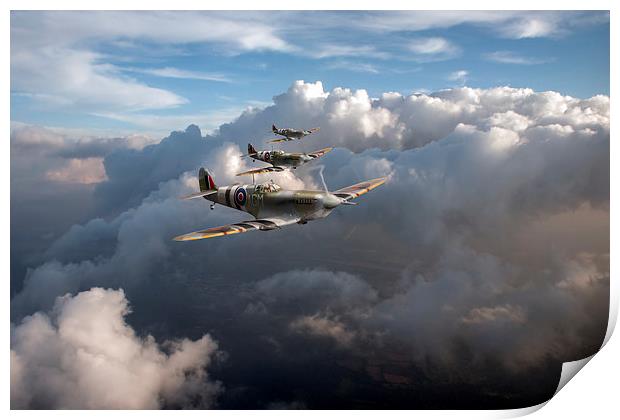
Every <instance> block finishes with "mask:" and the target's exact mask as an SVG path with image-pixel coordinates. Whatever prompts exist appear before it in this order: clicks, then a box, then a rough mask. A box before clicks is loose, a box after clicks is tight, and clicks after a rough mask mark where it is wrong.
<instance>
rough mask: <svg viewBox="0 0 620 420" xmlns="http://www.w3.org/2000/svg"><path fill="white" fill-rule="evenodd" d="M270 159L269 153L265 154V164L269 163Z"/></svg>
mask: <svg viewBox="0 0 620 420" xmlns="http://www.w3.org/2000/svg"><path fill="white" fill-rule="evenodd" d="M270 157H271V156H270V155H269V152H265V162H269V158H270Z"/></svg>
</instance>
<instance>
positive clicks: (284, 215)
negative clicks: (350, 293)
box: [174, 168, 386, 241]
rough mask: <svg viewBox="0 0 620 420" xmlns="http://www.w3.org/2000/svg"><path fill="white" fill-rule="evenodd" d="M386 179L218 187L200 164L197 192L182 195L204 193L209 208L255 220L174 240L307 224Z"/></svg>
mask: <svg viewBox="0 0 620 420" xmlns="http://www.w3.org/2000/svg"><path fill="white" fill-rule="evenodd" d="M385 180H386V178H376V179H371V180H369V181H364V182H360V183H358V184H355V185H351V186H350V187H346V188H342V189H339V190H337V191H334V192H328V191H311V190H285V189H282V188H281V187H280V186H279V185H277V184H275V183H274V182H266V183H262V184H251V185H238V184H237V185H230V186H225V187H218V186H217V185H216V184H215V182H214V181H213V177H212V176H211V175H210V174H209V172H207V171H206V170H205V169H204V168H200V171H199V172H198V182H199V185H200V192H198V193H195V194H191V195H189V196H187V197H183V198H185V199H193V198H199V197H203V198H205V199H207V200H209V201H211V202H213V204H211V208H213V206H214V205H215V204H221V205H224V206H227V207H231V208H234V209H237V210H241V211H244V212H246V213H250V214H251V215H252V216H254V218H255V220H249V221H245V222H240V223H233V224H231V225H224V226H219V227H214V228H210V229H205V230H199V231H196V232H191V233H187V234H185V235H180V236H177V237H176V238H174V240H175V241H194V240H197V239H207V238H214V237H217V236H226V235H233V234H236V233H245V232H249V231H251V230H273V229H278V228H281V227H284V226H287V225H291V224H293V223H299V224H306V223H307V222H308V221H310V220H316V219H322V218H325V217H327V216H329V214H330V213H331V212H332V211H333V210H334V209H335V208H337V207H338V206H340V205H354V204H357V203H354V202H351V201H349V200H351V199H353V198H356V197H359V196H360V195H362V194H366V193H367V192H368V191H370V190H372V189H374V188H376V187H378V186H379V185H381V184H383V183H384V182H385Z"/></svg>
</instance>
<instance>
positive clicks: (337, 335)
mask: <svg viewBox="0 0 620 420" xmlns="http://www.w3.org/2000/svg"><path fill="white" fill-rule="evenodd" d="M290 327H291V329H293V330H294V331H297V332H299V333H302V334H309V335H314V336H319V337H329V338H331V339H333V340H334V341H335V342H336V343H337V344H338V345H340V346H343V347H348V346H350V345H351V343H352V342H353V339H354V338H355V333H354V332H352V331H349V330H348V329H347V327H346V325H345V324H344V323H342V322H340V321H339V320H337V319H330V318H329V317H326V316H321V315H320V314H314V315H312V316H303V317H300V318H297V319H295V320H294V321H293V322H291V325H290Z"/></svg>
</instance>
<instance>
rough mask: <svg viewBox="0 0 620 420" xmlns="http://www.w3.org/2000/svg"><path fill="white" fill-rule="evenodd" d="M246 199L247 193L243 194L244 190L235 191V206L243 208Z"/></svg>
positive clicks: (240, 188)
mask: <svg viewBox="0 0 620 420" xmlns="http://www.w3.org/2000/svg"><path fill="white" fill-rule="evenodd" d="M247 198H248V195H247V193H246V192H245V188H243V187H239V188H237V191H235V204H236V205H237V206H239V207H243V206H245V202H246V200H247Z"/></svg>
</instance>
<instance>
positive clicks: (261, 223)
mask: <svg viewBox="0 0 620 420" xmlns="http://www.w3.org/2000/svg"><path fill="white" fill-rule="evenodd" d="M298 221H299V219H293V218H275V217H274V218H265V219H256V220H249V221H246V222H239V223H233V224H231V225H224V226H218V227H214V228H210V229H205V230H199V231H196V232H191V233H186V234H185V235H179V236H177V237H175V238H174V240H175V241H196V240H199V239H208V238H215V237H218V236H228V235H234V234H236V233H245V232H250V231H252V230H273V229H278V228H281V227H283V226H286V225H290V224H293V223H297V222H298Z"/></svg>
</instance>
